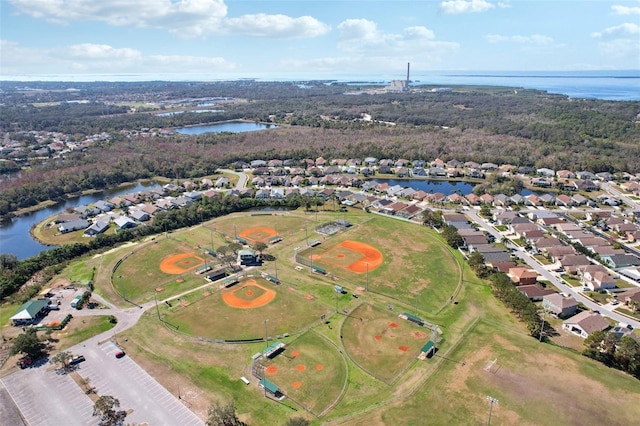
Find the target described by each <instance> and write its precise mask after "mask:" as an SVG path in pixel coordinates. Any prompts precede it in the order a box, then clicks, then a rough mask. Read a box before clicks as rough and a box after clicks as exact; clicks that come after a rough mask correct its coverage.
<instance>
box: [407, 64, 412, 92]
mask: <svg viewBox="0 0 640 426" xmlns="http://www.w3.org/2000/svg"><path fill="white" fill-rule="evenodd" d="M410 65H411V62H407V88H409V66H410Z"/></svg>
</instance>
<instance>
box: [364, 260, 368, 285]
mask: <svg viewBox="0 0 640 426" xmlns="http://www.w3.org/2000/svg"><path fill="white" fill-rule="evenodd" d="M364 264H365V265H367V287H366V290H367V291H369V262H365V263H364Z"/></svg>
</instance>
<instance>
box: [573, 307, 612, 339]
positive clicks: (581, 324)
mask: <svg viewBox="0 0 640 426" xmlns="http://www.w3.org/2000/svg"><path fill="white" fill-rule="evenodd" d="M609 327H611V325H610V324H609V321H607V320H606V319H605V318H604V317H603V316H602V315H600V314H597V313H595V312H591V311H584V312H580V313H579V314H578V315H575V316H573V317H571V318H569V319H567V320H565V321H564V322H563V323H562V328H564V329H565V330H567V331H570V332H572V333H574V334H577V335H578V336H580V337H582V338H587V337H589V334H591V333H593V332H594V331H604V330H606V329H607V328H609Z"/></svg>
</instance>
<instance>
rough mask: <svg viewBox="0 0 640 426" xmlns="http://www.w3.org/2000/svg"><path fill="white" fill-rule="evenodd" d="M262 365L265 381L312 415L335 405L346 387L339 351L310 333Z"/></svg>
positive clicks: (343, 361)
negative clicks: (273, 384)
mask: <svg viewBox="0 0 640 426" xmlns="http://www.w3.org/2000/svg"><path fill="white" fill-rule="evenodd" d="M262 365H263V367H264V369H265V372H266V373H265V374H266V377H267V379H268V380H270V381H271V382H273V383H275V384H276V385H277V386H278V387H279V388H280V389H282V391H283V392H284V393H285V394H286V395H287V396H288V397H290V398H292V399H293V400H294V401H296V402H297V403H299V404H302V405H304V406H305V407H306V408H308V409H309V410H311V411H312V412H313V413H315V414H320V413H321V412H322V411H323V410H325V409H327V408H328V407H330V406H331V404H333V403H334V402H335V401H337V400H338V398H339V397H340V394H341V393H342V390H343V388H344V387H345V385H346V380H347V365H346V361H345V360H344V359H343V357H342V356H341V355H340V354H339V352H338V348H337V347H336V346H335V345H333V344H332V343H331V342H329V341H328V340H327V339H325V338H323V337H321V336H320V335H318V334H317V333H314V332H312V331H310V332H307V333H305V334H303V335H302V336H300V337H298V338H296V339H295V340H294V341H292V342H291V343H289V344H288V345H287V346H286V349H285V351H284V352H282V353H281V354H279V355H278V356H276V357H275V358H273V359H271V360H266V361H265V362H263V364H262Z"/></svg>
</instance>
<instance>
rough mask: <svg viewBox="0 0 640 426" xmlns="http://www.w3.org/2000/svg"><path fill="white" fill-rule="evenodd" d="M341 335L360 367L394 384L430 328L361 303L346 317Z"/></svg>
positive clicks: (425, 340)
mask: <svg viewBox="0 0 640 426" xmlns="http://www.w3.org/2000/svg"><path fill="white" fill-rule="evenodd" d="M341 335H342V342H343V344H344V348H345V350H346V351H347V353H348V354H349V356H350V357H351V358H352V359H353V360H354V361H355V362H356V363H357V364H358V365H359V366H360V367H361V368H363V369H364V370H366V371H367V372H369V373H370V374H371V375H373V376H374V377H377V378H379V379H380V380H383V381H384V382H386V383H392V382H393V381H394V379H395V378H396V377H397V376H398V374H399V373H401V372H402V371H403V370H404V369H406V368H407V367H408V366H409V365H410V364H411V363H412V362H413V361H414V360H415V359H416V356H417V355H418V353H419V350H420V348H421V347H422V346H424V344H425V343H427V341H428V340H429V338H430V336H431V331H430V330H429V329H426V328H424V327H419V326H417V325H416V324H413V323H411V322H409V321H406V320H403V319H400V318H398V315H397V313H396V314H392V313H390V312H388V311H384V310H380V309H376V308H374V307H373V306H371V305H369V304H362V305H360V306H359V307H358V308H356V309H355V310H353V311H351V313H350V315H349V316H348V317H347V318H346V319H345V321H344V323H343V326H342V332H341Z"/></svg>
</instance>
